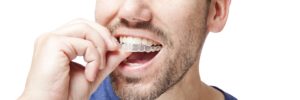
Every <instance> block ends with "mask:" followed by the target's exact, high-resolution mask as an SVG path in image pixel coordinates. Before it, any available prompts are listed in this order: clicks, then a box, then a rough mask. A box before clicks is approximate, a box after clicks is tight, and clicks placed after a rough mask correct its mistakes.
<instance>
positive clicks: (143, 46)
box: [119, 37, 162, 53]
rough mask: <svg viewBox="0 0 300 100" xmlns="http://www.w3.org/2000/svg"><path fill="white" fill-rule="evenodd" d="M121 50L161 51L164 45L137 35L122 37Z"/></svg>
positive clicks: (120, 39)
mask: <svg viewBox="0 0 300 100" xmlns="http://www.w3.org/2000/svg"><path fill="white" fill-rule="evenodd" d="M119 41H120V44H121V50H124V51H127V52H148V53H149V52H155V51H160V50H161V48H162V46H161V45H159V44H158V43H156V42H154V41H151V40H148V39H142V38H136V37H120V38H119Z"/></svg>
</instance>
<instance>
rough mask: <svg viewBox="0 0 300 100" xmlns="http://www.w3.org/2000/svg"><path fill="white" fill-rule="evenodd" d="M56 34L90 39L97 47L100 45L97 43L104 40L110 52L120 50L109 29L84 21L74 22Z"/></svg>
mask: <svg viewBox="0 0 300 100" xmlns="http://www.w3.org/2000/svg"><path fill="white" fill-rule="evenodd" d="M55 33H58V34H62V35H67V36H72V37H79V38H84V39H88V40H91V41H93V42H95V43H96V45H98V44H97V41H99V39H103V41H104V42H105V44H107V45H106V47H107V49H108V50H110V51H114V50H116V49H117V48H118V41H117V40H116V39H115V37H113V36H112V35H111V33H110V32H109V30H108V29H107V28H105V27H103V26H101V25H99V24H97V23H94V22H91V21H87V20H83V19H78V20H74V21H72V22H70V23H68V24H67V25H64V26H63V27H62V28H60V29H58V30H57V31H55Z"/></svg>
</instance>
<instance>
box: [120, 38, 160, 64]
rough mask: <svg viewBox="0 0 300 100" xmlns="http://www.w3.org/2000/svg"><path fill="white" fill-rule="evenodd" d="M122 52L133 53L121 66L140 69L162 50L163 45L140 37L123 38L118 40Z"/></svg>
mask: <svg viewBox="0 0 300 100" xmlns="http://www.w3.org/2000/svg"><path fill="white" fill-rule="evenodd" d="M118 40H119V42H120V44H121V50H124V51H127V52H132V53H131V55H130V56H128V57H127V58H126V59H125V60H124V61H123V62H122V63H121V64H123V65H124V64H125V65H127V66H130V67H138V66H140V65H143V64H145V63H147V62H149V61H151V60H152V59H153V58H154V57H155V56H156V55H157V54H158V53H159V52H160V50H161V49H162V47H163V46H162V44H160V43H158V42H155V41H152V40H149V39H145V38H139V37H130V36H121V37H119V38H118Z"/></svg>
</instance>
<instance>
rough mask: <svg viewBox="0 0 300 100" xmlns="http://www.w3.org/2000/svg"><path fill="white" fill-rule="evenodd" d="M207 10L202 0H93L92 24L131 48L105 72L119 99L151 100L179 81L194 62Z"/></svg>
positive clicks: (201, 39)
mask: <svg viewBox="0 0 300 100" xmlns="http://www.w3.org/2000/svg"><path fill="white" fill-rule="evenodd" d="M207 8H208V7H207V1H206V0H97V6H96V20H97V22H98V23H100V24H101V25H104V26H107V27H108V28H109V29H110V30H111V32H112V34H113V35H114V36H115V37H116V38H117V39H119V41H120V42H121V44H122V48H126V49H127V50H128V49H130V50H131V49H136V50H134V53H132V54H131V55H130V56H129V57H128V58H127V59H126V60H124V61H123V62H122V63H121V64H120V65H119V67H118V68H117V69H116V70H115V71H114V72H113V73H112V74H111V77H112V84H113V87H114V89H115V91H116V93H117V95H118V96H119V97H120V98H121V99H130V100H136V99H138V100H145V99H155V98H157V97H158V96H160V95H161V94H162V93H164V92H165V91H167V90H168V89H169V88H170V87H172V86H173V85H174V84H176V83H177V82H178V81H180V79H181V78H182V77H183V76H184V75H185V73H186V72H187V71H188V69H189V68H190V67H191V66H192V65H193V64H195V63H196V62H197V60H199V59H198V57H199V54H200V53H199V52H200V51H201V47H202V45H203V42H204V39H205V37H206V34H207V31H206V17H207ZM146 48H147V50H146ZM152 49H153V50H152ZM130 50H129V51H130ZM151 50H152V51H151ZM136 51H139V52H136ZM149 52H150V53H149Z"/></svg>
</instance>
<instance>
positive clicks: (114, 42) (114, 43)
mask: <svg viewBox="0 0 300 100" xmlns="http://www.w3.org/2000/svg"><path fill="white" fill-rule="evenodd" d="M112 42H113V45H114V46H116V47H118V48H119V47H120V44H119V41H118V40H117V39H116V38H115V37H112Z"/></svg>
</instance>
